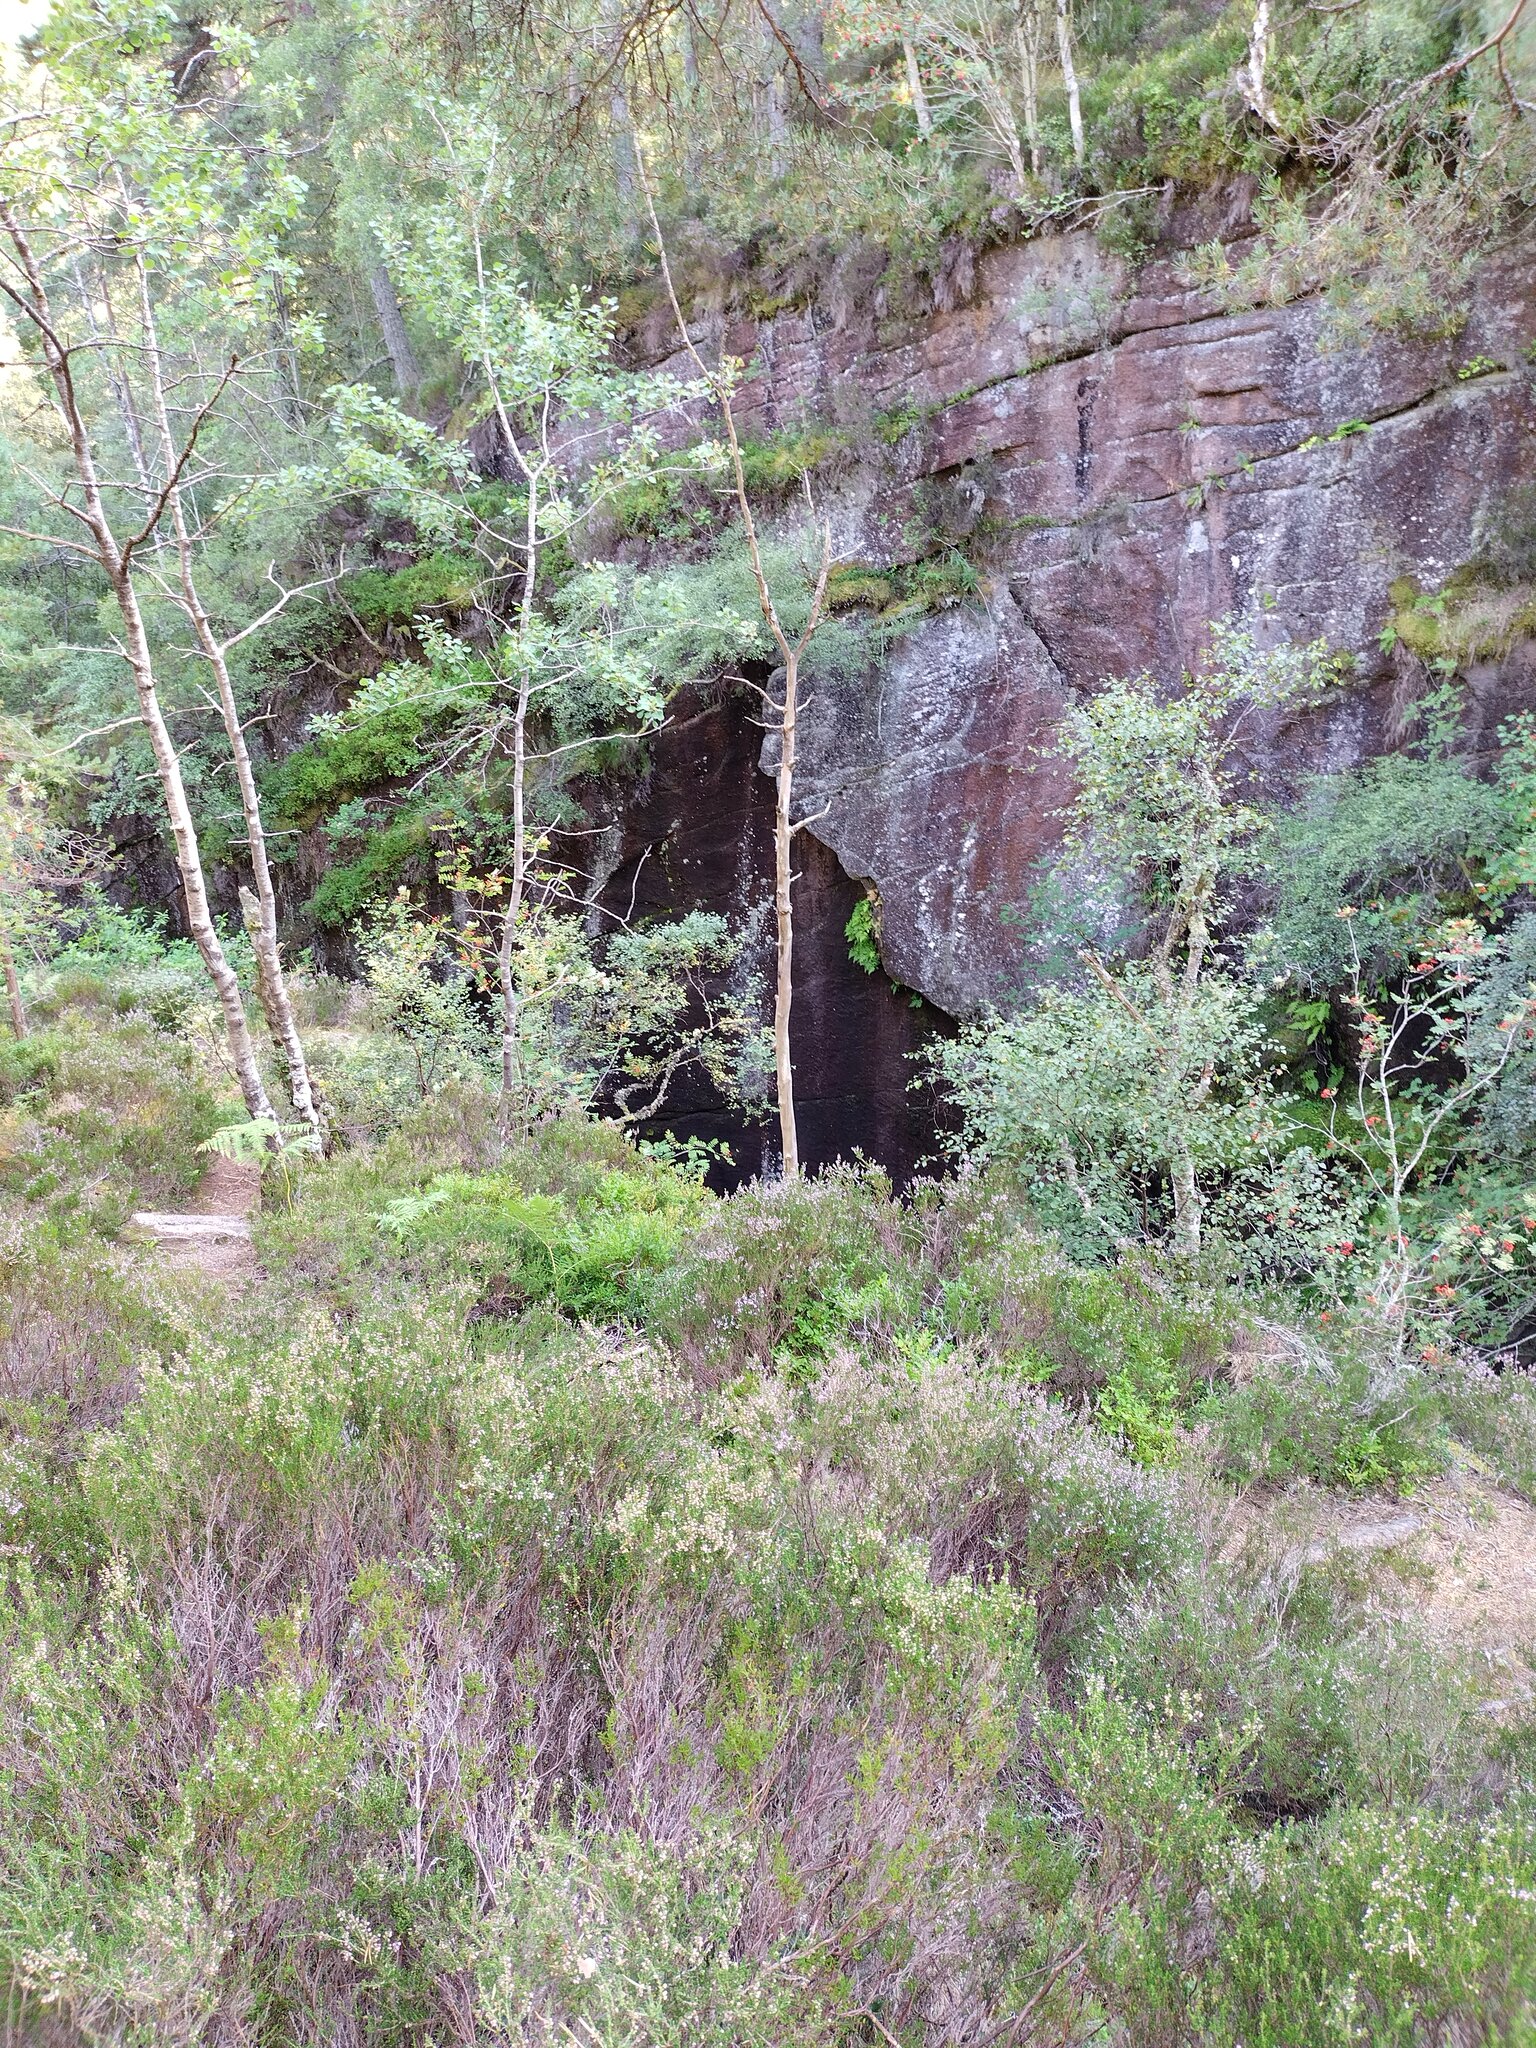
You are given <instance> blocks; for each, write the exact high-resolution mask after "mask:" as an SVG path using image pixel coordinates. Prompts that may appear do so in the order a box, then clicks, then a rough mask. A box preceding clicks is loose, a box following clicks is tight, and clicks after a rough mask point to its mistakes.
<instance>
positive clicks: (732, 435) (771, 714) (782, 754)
mask: <svg viewBox="0 0 1536 2048" xmlns="http://www.w3.org/2000/svg"><path fill="white" fill-rule="evenodd" d="M645 196H646V203H647V205H648V207H649V209H650V216H651V228H652V231H653V233H654V234H655V237H656V246H657V250H658V252H659V256H660V261H661V274H662V278H663V280H664V282H665V284H666V289H667V297H668V299H669V301H670V303H671V306H672V313H673V317H674V319H675V320H676V323H677V331H678V333H679V335H680V336H681V338H682V344H683V349H684V351H685V353H686V354H687V356H688V359H689V361H690V362H691V363H692V364H693V366H694V369H695V370H696V371H697V373H698V376H699V379H700V382H701V383H702V384H703V385H704V386H705V387H706V388H707V390H708V391H709V393H710V395H711V397H712V398H713V399H714V402H715V404H716V406H717V407H718V409H719V413H720V419H721V423H722V425H723V426H724V429H725V439H726V447H727V450H728V454H729V461H730V477H731V490H732V495H733V496H734V498H735V502H736V512H737V516H738V518H739V520H740V525H741V534H742V539H743V541H744V542H745V544H746V549H747V558H748V560H749V561H750V563H751V565H752V580H753V583H754V585H755V587H756V590H757V600H758V604H759V606H760V608H761V610H762V615H763V624H764V625H765V626H766V628H767V630H768V634H769V637H770V639H771V640H772V642H773V645H774V647H775V648H776V649H777V651H778V656H779V660H780V662H781V664H782V668H781V671H780V674H781V681H780V684H779V688H778V693H777V695H776V696H773V695H770V693H768V692H766V691H765V692H764V693H763V694H764V698H765V702H766V704H767V709H768V721H767V723H768V729H769V731H770V732H771V733H772V734H773V735H774V737H775V738H776V739H777V741H778V760H777V762H776V764H775V767H774V810H773V914H774V935H775V936H774V993H773V1070H774V1082H775V1087H776V1091H777V1096H778V1109H779V1142H780V1147H781V1150H782V1155H783V1173H784V1178H785V1179H786V1180H795V1179H797V1178H798V1177H799V1173H800V1137H799V1129H798V1125H797V1122H796V1117H795V1071H794V1060H793V1057H792V1052H791V1042H790V1011H791V1009H792V1006H793V1002H794V952H795V912H794V880H795V877H794V843H795V838H796V835H797V834H798V833H800V832H803V831H804V830H805V829H806V827H807V826H808V825H812V824H814V823H816V822H817V821H818V820H819V819H820V818H821V817H823V816H825V812H820V811H819V812H816V813H814V814H812V815H811V816H809V817H805V818H796V817H795V815H794V803H795V769H796V766H797V762H798V750H799V732H800V713H801V710H802V708H803V707H802V704H801V698H800V684H801V675H802V671H803V668H804V664H805V658H806V653H807V651H808V649H809V648H810V645H811V642H812V640H813V639H814V638H815V635H816V631H817V628H818V627H819V626H820V625H821V623H822V621H823V618H824V617H825V607H826V594H827V578H828V575H829V574H830V572H831V568H832V529H831V527H830V526H829V525H828V524H827V522H826V521H825V520H823V521H822V522H821V523H820V525H819V528H818V541H819V550H818V560H817V564H816V568H815V571H814V576H813V583H812V590H811V602H810V608H809V611H808V612H807V615H806V619H805V623H804V625H803V626H802V627H801V628H800V629H799V631H798V632H791V631H790V630H789V629H787V628H786V626H785V623H784V618H783V615H782V611H781V608H780V606H779V604H778V603H777V601H776V600H775V598H774V594H773V590H772V588H771V586H770V584H769V581H768V577H767V574H766V571H765V569H764V563H763V545H762V538H761V535H760V533H759V530H758V524H757V519H756V516H755V514H754V512H753V509H752V498H751V493H750V492H749V491H748V489H747V473H746V465H745V462H744V460H743V456H742V450H741V436H740V434H739V432H738V430H737V425H736V414H735V409H734V406H733V404H732V399H731V386H732V374H731V366H730V365H728V364H723V365H718V366H715V367H713V368H712V367H711V366H710V365H709V364H708V363H706V362H705V360H704V358H703V356H702V355H701V354H700V353H699V350H698V348H697V347H696V345H695V343H694V341H693V338H692V336H691V335H690V334H689V332H688V323H687V321H686V320H685V319H684V318H683V309H682V306H681V304H680V302H679V300H678V296H677V288H676V286H675V284H674V283H673V278H672V266H671V263H670V261H669V260H668V257H667V247H666V241H665V238H664V237H663V235H662V232H661V223H660V221H659V220H658V218H657V215H656V204H655V200H654V198H653V196H652V193H651V189H650V185H649V182H647V184H646V187H645ZM806 497H807V503H808V504H809V502H810V485H809V481H807V484H806Z"/></svg>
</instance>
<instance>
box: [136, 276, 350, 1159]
mask: <svg viewBox="0 0 1536 2048" xmlns="http://www.w3.org/2000/svg"><path fill="white" fill-rule="evenodd" d="M138 274H139V312H140V318H141V320H142V321H143V325H144V340H145V348H144V370H145V375H146V377H147V378H148V382H149V392H150V396H151V399H152V401H153V404H154V415H155V424H156V426H157V427H158V429H159V434H160V446H161V460H162V461H163V462H164V464H165V469H166V475H167V476H168V477H174V476H175V474H176V446H175V440H174V437H173V435H172V433H171V419H170V412H169V409H168V407H167V404H166V396H165V378H164V374H163V366H162V363H161V358H160V338H159V334H158V331H157V327H156V322H155V309H154V303H153V301H152V299H151V297H150V290H149V274H148V272H147V270H146V269H145V267H144V264H143V263H142V261H141V262H140V263H139V265H138ZM166 508H167V510H168V511H169V513H170V517H171V530H172V534H173V535H174V538H175V542H176V562H177V569H178V575H179V580H180V586H181V598H180V602H181V608H182V610H183V611H184V612H185V613H186V616H187V619H188V621H189V623H190V624H191V627H192V631H193V633H194V634H195V635H196V637H197V644H198V646H199V647H200V648H201V650H202V653H203V658H204V660H205V661H206V662H207V663H208V666H209V667H210V668H211V669H212V670H213V679H214V683H215V685H216V687H217V689H218V695H219V712H220V715H221V716H222V718H223V721H224V732H225V735H226V737H227V738H228V740H229V751H230V753H231V755H232V756H233V758H234V763H235V780H236V782H237V784H238V785H239V789H240V809H241V812H242V814H243V816H244V818H245V838H246V847H247V850H248V851H249V853H250V857H251V873H252V875H253V877H254V878H255V882H256V897H255V904H254V910H255V915H254V916H252V915H250V914H249V912H246V911H245V902H246V892H245V891H244V890H242V891H241V907H242V912H243V913H244V914H245V926H246V930H247V931H248V932H249V933H250V937H251V945H252V947H253V948H254V950H255V954H256V989H257V994H258V996H259V998H260V1001H261V1007H262V1009H263V1011H264V1012H265V1013H266V1019H267V1029H268V1030H269V1031H270V1033H271V1035H272V1043H273V1045H274V1046H275V1047H276V1049H277V1052H278V1054H279V1056H280V1057H281V1059H282V1061H283V1064H284V1065H285V1066H286V1067H287V1069H288V1092H289V1095H290V1096H291V1098H292V1101H293V1107H294V1109H295V1111H296V1112H297V1114H298V1116H299V1118H300V1119H301V1121H302V1122H304V1123H305V1124H307V1125H308V1126H309V1128H310V1130H311V1131H312V1132H313V1133H314V1134H315V1136H316V1137H317V1138H318V1139H319V1140H320V1141H321V1142H322V1144H323V1143H324V1142H325V1141H326V1139H327V1136H328V1133H327V1130H326V1125H325V1118H324V1116H323V1114H322V1113H321V1109H320V1103H319V1099H318V1097H317V1095H316V1092H315V1089H314V1087H313V1085H312V1083H311V1081H310V1075H309V1062H308V1060H307V1059H306V1058H305V1054H304V1041H303V1039H302V1038H301V1037H300V1036H299V1025H298V1019H297V1018H296V1017H295V1016H294V1014H293V1001H292V998H291V997H290V996H289V993H288V982H287V979H286V977H285V976H284V973H283V961H282V953H281V951H280V948H279V943H278V932H277V892H276V890H275V889H274V888H273V886H272V868H271V865H270V863H269V862H268V859H267V835H266V831H265V829H264V828H263V825H262V821H261V800H260V798H259V797H258V795H257V793H256V774H255V770H254V769H253V768H252V766H251V750H250V748H249V747H248V746H247V745H246V743H245V727H244V725H243V724H242V722H241V718H240V707H239V705H238V704H237V702H236V701H235V686H234V683H233V681H232V680H231V678H230V673H229V659H228V655H227V652H226V649H225V647H224V645H223V643H222V642H221V641H220V639H219V637H218V635H217V634H216V633H215V632H214V630H213V621H212V620H211V619H210V618H209V616H208V612H207V609H206V607H205V606H204V604H203V600H202V596H201V594H200V592H199V590H198V587H197V579H196V577H195V575H194V574H193V565H192V536H191V534H190V532H189V531H188V529H187V518H186V506H185V504H184V503H183V500H182V493H181V487H180V485H179V484H176V483H172V485H171V487H170V489H169V491H168V493H167V495H166Z"/></svg>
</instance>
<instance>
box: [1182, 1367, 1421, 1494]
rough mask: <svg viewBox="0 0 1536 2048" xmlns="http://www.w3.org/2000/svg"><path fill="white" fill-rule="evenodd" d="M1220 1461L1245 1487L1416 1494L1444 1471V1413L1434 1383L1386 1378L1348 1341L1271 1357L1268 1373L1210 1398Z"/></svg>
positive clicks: (1205, 1410)
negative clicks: (1293, 1485) (1297, 1483)
mask: <svg viewBox="0 0 1536 2048" xmlns="http://www.w3.org/2000/svg"><path fill="white" fill-rule="evenodd" d="M1201 1413H1202V1416H1203V1417H1204V1419H1205V1420H1206V1421H1207V1422H1208V1423H1209V1425H1210V1429H1211V1434H1212V1441H1213V1444H1214V1448H1215V1456H1216V1460H1217V1463H1218V1466H1219V1468H1220V1469H1221V1470H1222V1471H1223V1472H1225V1473H1227V1474H1228V1475H1229V1476H1231V1477H1232V1478H1234V1479H1236V1480H1239V1481H1241V1482H1242V1483H1243V1484H1245V1485H1248V1484H1252V1483H1253V1482H1254V1481H1256V1480H1258V1481H1271V1482H1274V1481H1283V1480H1286V1479H1290V1478H1293V1477H1295V1476H1297V1475H1298V1474H1299V1475H1302V1476H1304V1477H1306V1478H1308V1479H1313V1480H1316V1481H1317V1482H1318V1484H1319V1485H1322V1486H1337V1487H1343V1488H1345V1489H1365V1488H1381V1487H1388V1488H1392V1489H1395V1490H1396V1491H1398V1492H1402V1493H1410V1492H1412V1490H1413V1488H1414V1486H1415V1484H1416V1483H1417V1482H1418V1481H1419V1480H1421V1479H1424V1478H1427V1477H1428V1476H1429V1475H1430V1474H1431V1473H1434V1472H1438V1471H1441V1470H1443V1468H1444V1466H1445V1463H1446V1460H1447V1455H1448V1438H1447V1431H1446V1415H1445V1410H1444V1407H1443V1404H1442V1402H1441V1400H1440V1399H1439V1397H1438V1396H1437V1393H1436V1389H1435V1387H1434V1385H1433V1384H1432V1383H1431V1382H1430V1381H1429V1380H1428V1379H1422V1378H1418V1377H1416V1376H1413V1375H1408V1376H1404V1377H1402V1378H1400V1379H1399V1380H1398V1382H1397V1383H1396V1384H1390V1383H1383V1381H1382V1380H1381V1378H1380V1377H1379V1375H1378V1374H1377V1373H1376V1372H1374V1371H1373V1370H1372V1366H1371V1361H1370V1359H1369V1356H1368V1355H1362V1354H1361V1353H1360V1352H1358V1351H1351V1350H1350V1349H1348V1348H1346V1349H1345V1350H1344V1352H1343V1355H1342V1356H1341V1357H1339V1358H1331V1357H1330V1356H1329V1355H1328V1354H1327V1353H1326V1352H1322V1351H1313V1352H1308V1351H1305V1350H1303V1351H1301V1352H1300V1353H1299V1355H1298V1354H1294V1353H1289V1352H1285V1353H1281V1354H1280V1355H1279V1356H1271V1357H1266V1358H1265V1360H1264V1363H1263V1367H1262V1370H1259V1371H1256V1372H1255V1373H1253V1375H1252V1377H1251V1378H1248V1379H1246V1380H1245V1381H1244V1382H1243V1383H1242V1384H1240V1385H1237V1386H1233V1387H1230V1388H1224V1389H1221V1390H1220V1391H1219V1392H1217V1393H1215V1394H1213V1395H1212V1397H1211V1398H1209V1399H1208V1400H1207V1401H1206V1402H1205V1403H1204V1405H1203V1407H1202V1410H1201Z"/></svg>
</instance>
